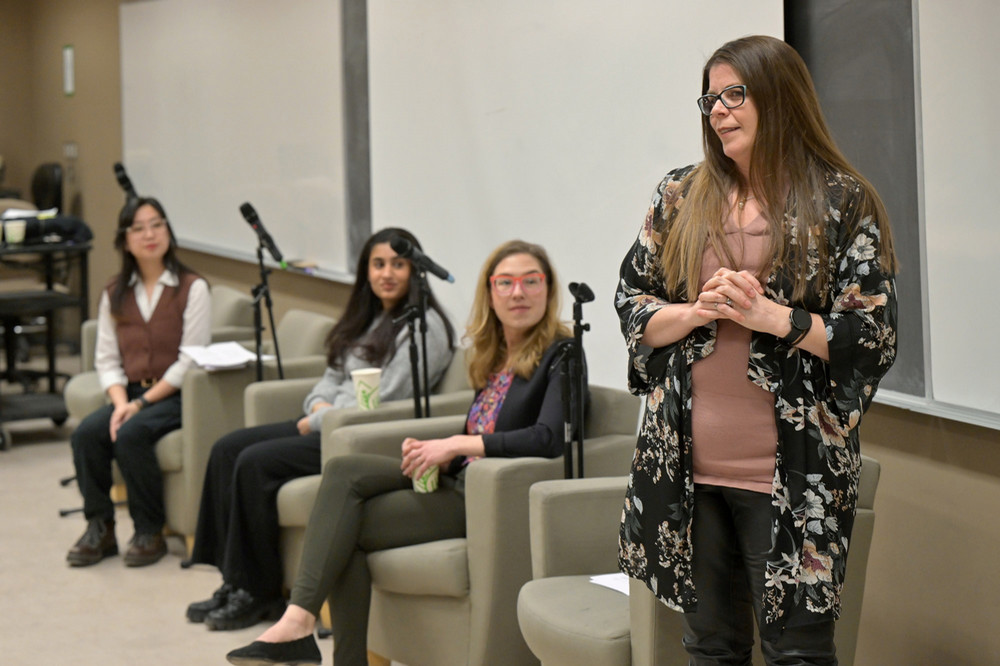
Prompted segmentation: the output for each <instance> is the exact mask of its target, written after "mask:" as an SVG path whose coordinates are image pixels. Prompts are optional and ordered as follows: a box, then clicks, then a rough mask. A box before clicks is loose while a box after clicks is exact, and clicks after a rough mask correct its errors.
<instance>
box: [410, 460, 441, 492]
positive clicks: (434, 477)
mask: <svg viewBox="0 0 1000 666" xmlns="http://www.w3.org/2000/svg"><path fill="white" fill-rule="evenodd" d="M439 473H440V470H439V469H438V466H437V465H432V466H430V467H428V468H427V471H426V472H424V475H423V476H422V477H420V478H419V479H416V478H415V479H413V489H414V490H415V491H417V492H418V493H432V492H434V491H435V490H437V489H438V474H439Z"/></svg>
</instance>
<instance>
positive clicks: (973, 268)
mask: <svg viewBox="0 0 1000 666" xmlns="http://www.w3.org/2000/svg"><path fill="white" fill-rule="evenodd" d="M918 10H919V18H918V20H919V54H920V88H921V108H922V114H923V123H922V133H923V184H924V225H925V233H926V239H927V250H926V251H927V299H928V309H929V312H930V349H931V352H930V356H931V378H932V380H931V395H932V398H933V399H934V400H935V401H937V402H943V403H949V404H953V405H959V406H961V407H962V408H966V409H974V410H976V409H978V410H983V411H986V412H991V413H993V414H994V415H996V414H1000V346H998V345H997V335H996V334H997V331H998V330H1000V307H998V306H997V303H996V301H997V298H996V293H995V289H994V288H993V285H994V283H995V281H996V280H995V275H996V267H997V263H998V262H997V256H998V253H1000V224H998V223H997V214H996V210H997V204H996V191H997V188H996V177H997V174H998V173H1000V132H997V131H996V123H995V116H996V109H997V108H1000V89H998V88H997V86H996V85H995V84H994V82H995V81H996V56H997V46H996V27H997V26H998V25H1000V4H998V3H996V2H993V1H992V0H976V1H972V0H970V2H967V3H963V5H962V11H960V12H958V11H955V5H954V3H951V2H947V1H946V0H921V2H919V3H918ZM958 418H962V417H961V416H958ZM993 427H1000V425H994V426H993Z"/></svg>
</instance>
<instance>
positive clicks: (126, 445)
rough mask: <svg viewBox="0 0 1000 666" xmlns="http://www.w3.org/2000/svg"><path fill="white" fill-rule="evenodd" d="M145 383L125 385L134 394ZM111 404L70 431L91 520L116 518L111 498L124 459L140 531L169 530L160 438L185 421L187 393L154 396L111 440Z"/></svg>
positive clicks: (131, 396) (131, 504) (132, 508)
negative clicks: (114, 475)
mask: <svg viewBox="0 0 1000 666" xmlns="http://www.w3.org/2000/svg"><path fill="white" fill-rule="evenodd" d="M144 391H145V389H144V388H143V387H142V386H140V385H139V384H129V385H128V386H127V387H126V388H125V392H126V394H127V395H128V398H129V400H132V399H134V398H137V397H139V396H140V395H142V394H143V392H144ZM113 411H114V407H112V406H111V405H105V406H104V407H101V408H100V409H98V410H96V411H95V412H93V413H92V414H90V415H88V416H87V417H86V418H84V419H83V420H82V421H81V422H80V425H79V426H77V428H76V430H75V431H74V432H73V434H72V436H70V443H71V444H72V446H73V465H74V466H75V467H76V482H77V485H78V486H79V487H80V494H82V495H83V515H84V516H85V517H86V518H87V520H93V519H100V520H114V517H115V506H114V503H113V502H112V501H111V484H112V477H111V461H112V460H117V461H118V469H120V470H121V473H122V478H123V479H124V480H125V488H126V490H127V492H128V510H129V514H131V516H132V522H133V523H134V524H135V531H136V532H137V533H139V534H159V533H160V532H161V531H162V530H163V523H164V510H163V473H162V472H161V471H160V465H159V463H158V462H157V461H156V442H157V441H159V439H160V437H162V436H163V435H165V434H167V433H168V432H170V431H172V430H177V429H178V428H180V427H181V395H180V393H175V394H173V395H171V396H169V397H167V398H165V399H163V400H158V401H157V402H154V403H153V404H151V405H150V406H149V407H146V408H144V409H141V410H139V412H138V413H137V414H136V415H135V416H133V417H132V418H130V419H129V420H128V421H126V422H125V423H123V424H122V426H121V428H119V429H118V436H117V438H116V441H114V442H112V441H111V429H110V427H111V414H112V412H113Z"/></svg>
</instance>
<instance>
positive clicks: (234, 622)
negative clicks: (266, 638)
mask: <svg viewBox="0 0 1000 666" xmlns="http://www.w3.org/2000/svg"><path fill="white" fill-rule="evenodd" d="M284 612H285V600H284V599H282V598H281V597H277V598H268V599H259V598H257V597H254V596H253V595H252V594H250V593H249V592H247V591H246V590H236V591H234V592H231V593H230V594H229V599H228V600H227V601H226V605H225V606H223V607H222V608H217V609H216V610H214V611H211V612H210V613H209V614H208V615H206V616H205V626H206V627H208V628H209V629H212V630H219V631H230V630H233V629H244V628H246V627H252V626H253V625H255V624H257V623H258V622H264V621H265V620H277V619H278V618H280V617H281V614H282V613H284Z"/></svg>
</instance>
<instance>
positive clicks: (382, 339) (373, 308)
mask: <svg viewBox="0 0 1000 666" xmlns="http://www.w3.org/2000/svg"><path fill="white" fill-rule="evenodd" d="M395 236H400V237H401V238H405V239H406V240H408V241H410V243H411V244H412V245H413V247H415V248H418V249H423V248H421V246H420V241H418V240H417V238H416V236H414V235H413V234H411V233H410V232H409V231H407V230H406V229H400V228H398V227H388V228H386V229H382V230H381V231H378V232H376V233H375V234H373V235H372V237H371V238H369V239H368V241H367V242H366V243H365V246H364V247H363V248H361V256H359V257H358V266H357V270H356V272H355V277H354V289H352V290H351V297H350V298H349V299H348V301H347V309H346V310H345V311H344V314H343V316H342V317H341V318H340V320H339V321H338V322H337V324H336V325H335V326H334V327H333V329H332V330H331V331H330V334H329V335H328V336H327V337H326V362H327V365H329V366H330V367H331V368H343V366H344V357H345V356H346V355H347V353H348V351H350V350H352V349H353V350H354V351H355V352H356V353H357V354H358V355H359V356H360V357H361V358H363V359H365V360H366V361H367V362H368V363H371V364H372V365H373V366H378V367H381V366H382V364H383V363H384V362H385V361H387V360H388V359H390V358H392V356H393V354H395V353H396V336H397V335H399V331H400V330H402V328H403V327H404V326H406V322H405V321H401V322H399V323H394V322H393V320H394V319H397V318H398V317H399V316H400V315H401V314H402V313H403V310H404V309H405V308H406V306H407V302H408V298H401V299H400V300H399V303H397V304H396V305H395V307H393V309H392V311H391V312H387V313H386V316H385V317H382V320H381V321H380V322H379V324H378V326H376V327H375V329H374V330H373V331H372V332H371V333H370V334H369V335H367V336H365V332H366V331H367V330H368V327H369V326H371V324H372V322H373V321H375V319H376V318H378V317H379V316H381V315H382V313H383V310H382V301H381V300H379V298H378V297H377V296H376V295H375V292H373V291H372V286H371V282H369V280H368V261H369V260H370V259H371V254H372V248H373V247H374V246H376V245H378V244H379V243H388V242H389V241H391V240H392V239H393V237H395ZM417 279H418V277H417V271H416V270H411V271H410V284H409V285H408V290H407V295H408V296H409V295H410V294H415V293H416V290H417V283H416V280H417ZM427 305H428V307H429V308H430V309H432V310H435V311H436V312H437V313H438V315H439V316H440V317H441V320H442V321H443V322H444V326H445V330H446V331H447V333H448V347H449V348H451V347H453V346H454V338H455V332H454V330H453V329H452V327H451V323H450V322H449V321H448V317H447V316H445V313H444V310H442V308H441V306H440V304H439V303H438V301H437V299H436V298H435V297H434V293H433V292H431V291H430V290H429V288H428V298H427ZM362 336H365V339H364V340H363V341H362V340H361V338H362Z"/></svg>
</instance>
